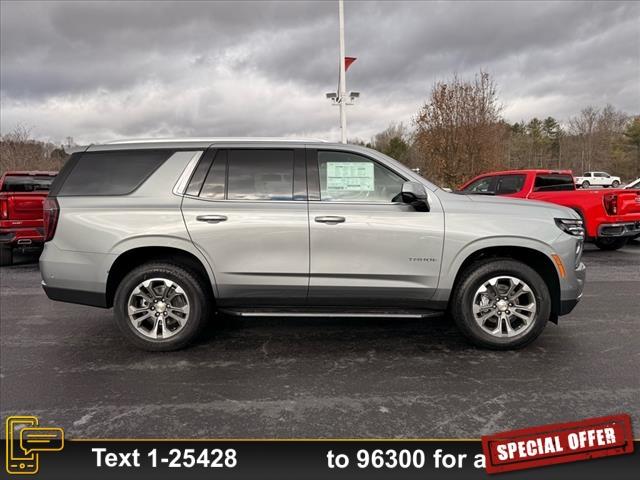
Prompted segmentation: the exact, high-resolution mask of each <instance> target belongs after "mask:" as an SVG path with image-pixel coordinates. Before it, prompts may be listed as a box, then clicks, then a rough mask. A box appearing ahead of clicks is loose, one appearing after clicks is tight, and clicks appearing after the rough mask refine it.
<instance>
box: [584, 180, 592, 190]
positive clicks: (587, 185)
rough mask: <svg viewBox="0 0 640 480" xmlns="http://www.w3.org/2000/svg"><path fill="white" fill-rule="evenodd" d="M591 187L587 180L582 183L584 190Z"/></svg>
mask: <svg viewBox="0 0 640 480" xmlns="http://www.w3.org/2000/svg"><path fill="white" fill-rule="evenodd" d="M590 186H591V184H590V183H589V181H588V180H585V181H584V182H582V188H589V187H590Z"/></svg>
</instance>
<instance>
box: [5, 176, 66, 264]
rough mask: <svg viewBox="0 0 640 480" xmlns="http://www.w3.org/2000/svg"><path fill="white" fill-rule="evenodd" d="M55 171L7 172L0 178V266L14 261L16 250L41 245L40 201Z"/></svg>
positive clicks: (42, 238)
mask: <svg viewBox="0 0 640 480" xmlns="http://www.w3.org/2000/svg"><path fill="white" fill-rule="evenodd" d="M56 175H57V172H6V173H5V174H4V175H2V176H1V177H0V265H11V264H12V263H13V252H14V250H15V249H23V250H26V249H28V248H34V247H36V248H38V247H41V246H42V244H43V241H44V220H43V210H42V204H43V203H44V199H45V198H46V196H47V194H48V192H49V187H50V186H51V182H53V179H54V178H55V176H56Z"/></svg>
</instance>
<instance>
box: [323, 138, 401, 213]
mask: <svg viewBox="0 0 640 480" xmlns="http://www.w3.org/2000/svg"><path fill="white" fill-rule="evenodd" d="M318 170H319V174H320V200H322V201H324V202H384V203H389V202H392V201H393V198H394V197H396V196H397V195H398V194H399V193H400V192H401V191H402V184H403V183H404V179H403V178H402V177H400V176H398V175H396V174H395V173H393V172H392V171H391V170H389V169H387V168H385V167H383V166H382V165H380V164H378V163H377V162H375V161H373V160H371V159H368V158H366V157H362V156H360V155H356V154H353V153H346V152H330V151H318Z"/></svg>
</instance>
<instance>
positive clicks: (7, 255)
mask: <svg viewBox="0 0 640 480" xmlns="http://www.w3.org/2000/svg"><path fill="white" fill-rule="evenodd" d="M10 265H13V248H11V245H0V266H2V267H8V266H10Z"/></svg>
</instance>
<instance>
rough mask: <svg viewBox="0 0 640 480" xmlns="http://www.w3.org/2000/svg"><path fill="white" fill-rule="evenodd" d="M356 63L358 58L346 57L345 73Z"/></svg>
mask: <svg viewBox="0 0 640 480" xmlns="http://www.w3.org/2000/svg"><path fill="white" fill-rule="evenodd" d="M355 61H356V57H344V71H345V72H346V71H347V70H349V67H350V66H351V64H352V63H353V62H355Z"/></svg>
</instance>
